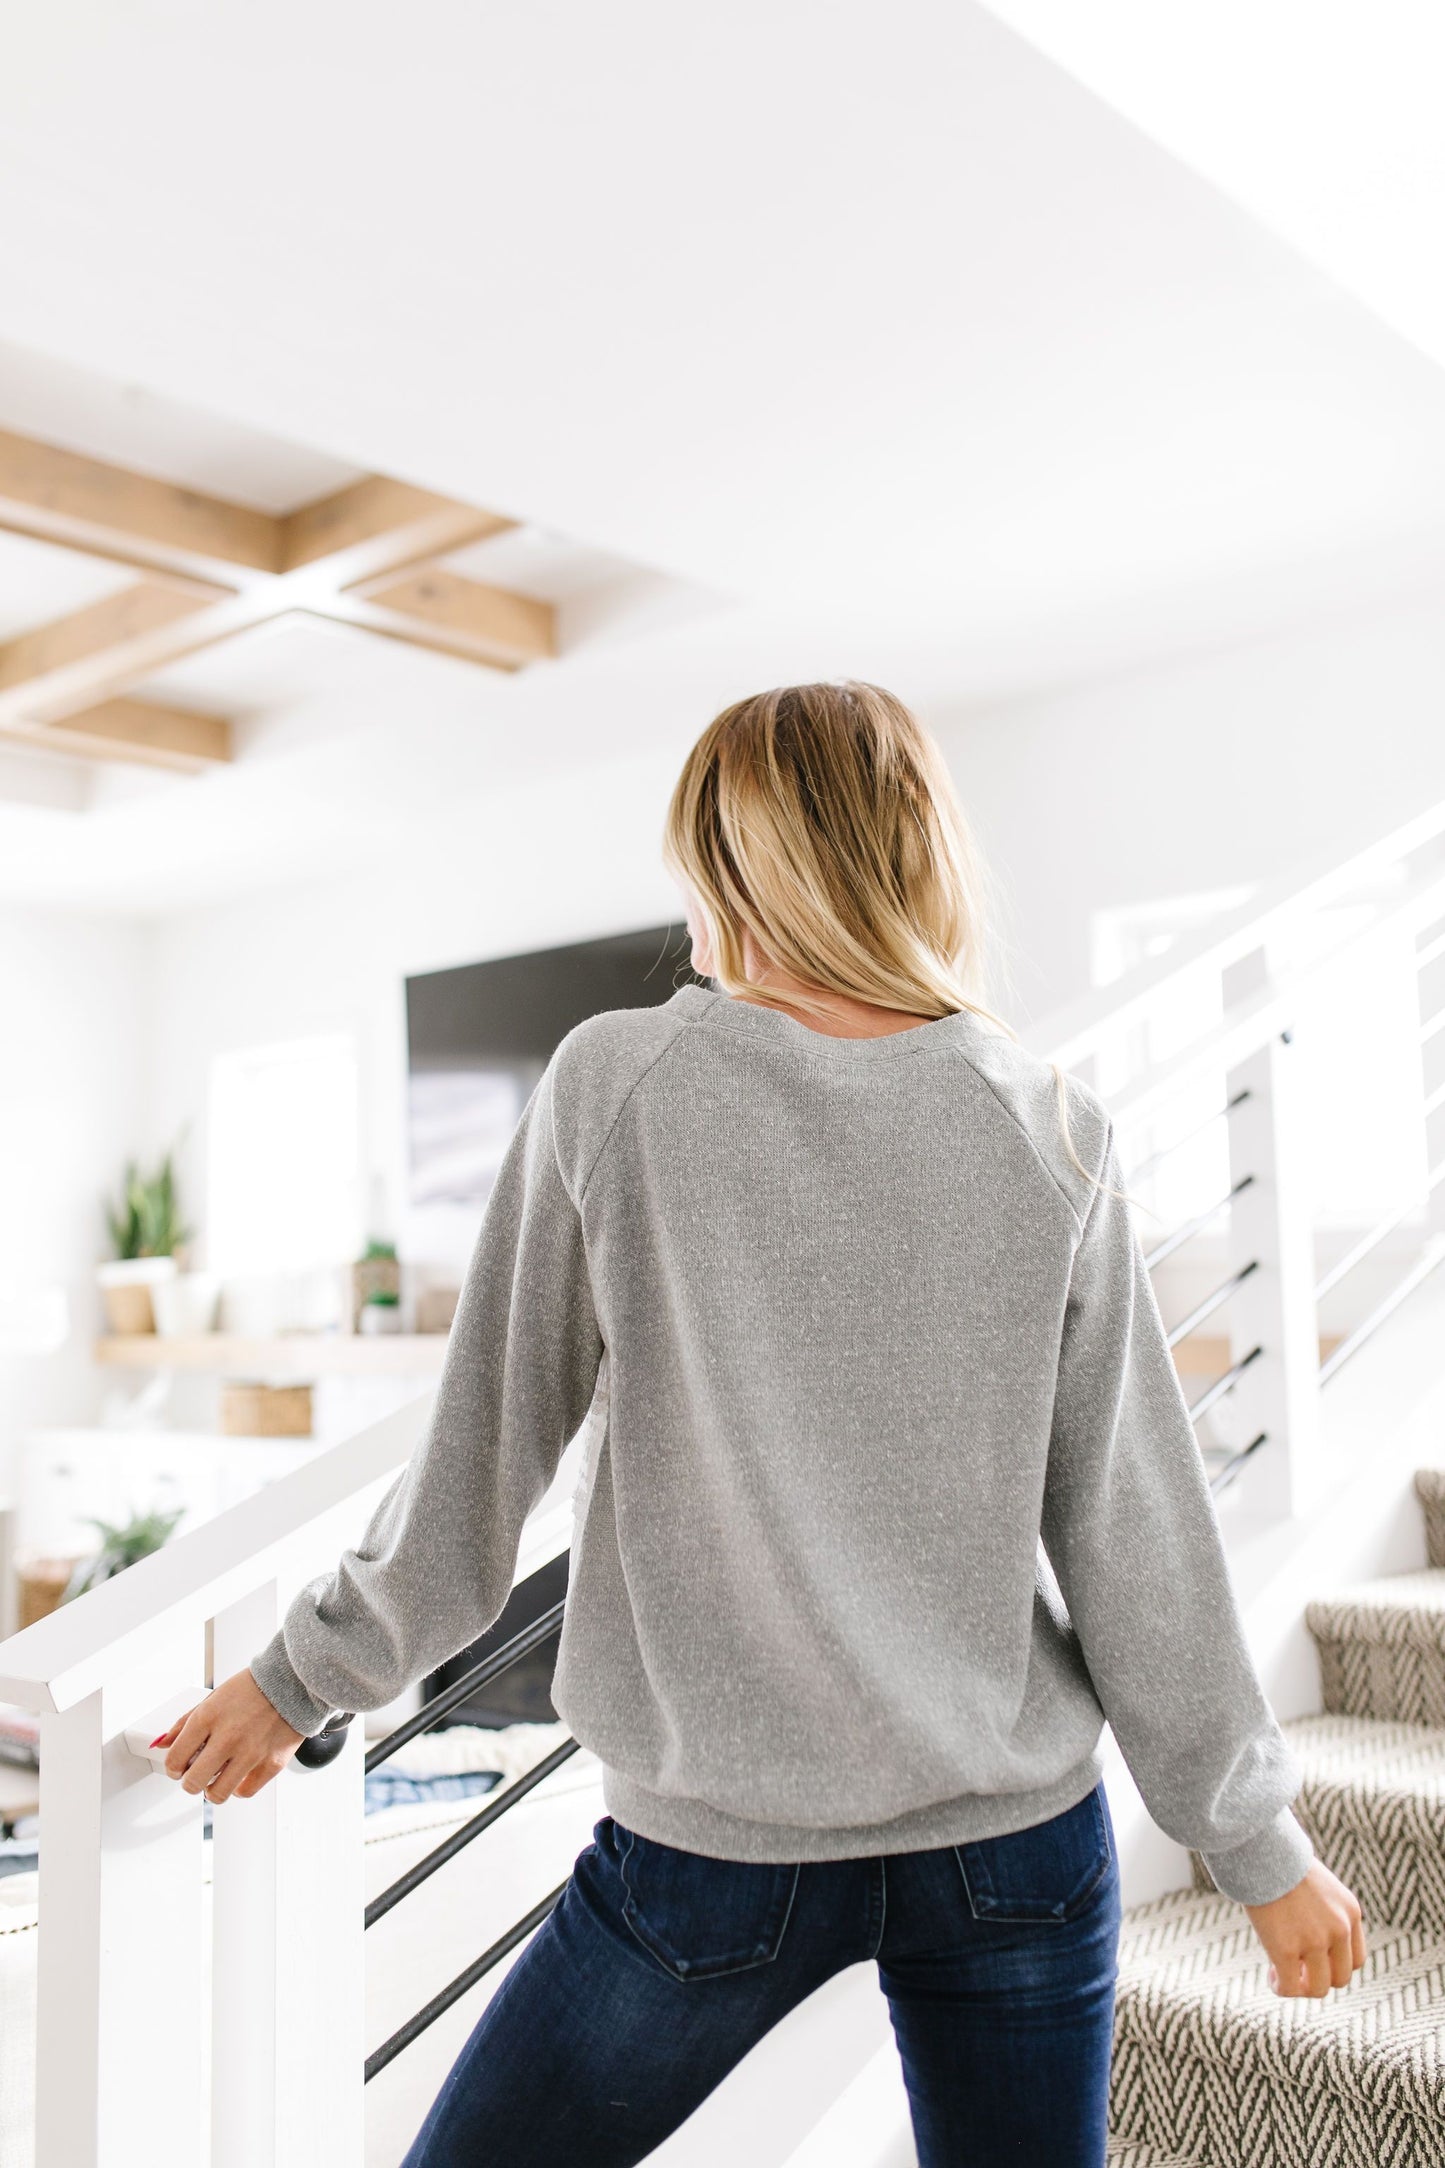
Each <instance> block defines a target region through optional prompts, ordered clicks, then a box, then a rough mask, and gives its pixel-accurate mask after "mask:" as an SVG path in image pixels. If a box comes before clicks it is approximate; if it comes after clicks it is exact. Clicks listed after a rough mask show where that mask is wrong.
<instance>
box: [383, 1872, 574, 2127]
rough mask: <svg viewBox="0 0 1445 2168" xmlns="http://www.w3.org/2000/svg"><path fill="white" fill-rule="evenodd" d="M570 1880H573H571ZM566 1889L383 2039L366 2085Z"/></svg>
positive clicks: (523, 1935)
mask: <svg viewBox="0 0 1445 2168" xmlns="http://www.w3.org/2000/svg"><path fill="white" fill-rule="evenodd" d="M568 1879H569V1880H570V1877H569V1878H568ZM566 1887H567V1884H566V1882H560V1883H559V1884H558V1885H557V1887H556V1889H554V1890H553V1891H552V1892H551V1894H550V1896H547V1897H544V1898H543V1899H542V1901H541V1903H540V1904H535V1905H533V1907H532V1909H531V1911H530V1912H529V1913H528V1914H527V1915H526V1917H525V1919H520V1920H518V1922H517V1924H516V1926H515V1927H509V1928H508V1929H507V1932H506V1933H505V1934H504V1935H500V1936H498V1938H497V1940H496V1941H495V1942H494V1943H493V1944H492V1946H491V1948H490V1949H487V1950H483V1952H482V1954H481V1956H480V1957H478V1958H476V1959H475V1960H474V1962H473V1963H472V1964H470V1965H468V1967H467V1969H466V1971H465V1972H459V1973H458V1974H457V1976H456V1978H455V1979H454V1980H453V1981H452V1982H451V1983H450V1985H449V1986H447V1987H444V1988H443V1989H442V1991H441V1993H440V1994H439V1995H433V1997H432V1999H431V2001H430V2002H428V2003H424V2004H423V2006H422V2007H421V2009H420V2010H418V2011H417V2013H416V2016H415V2017H409V2018H408V2019H407V2021H406V2023H405V2024H404V2025H399V2026H398V2027H397V2029H396V2031H395V2032H394V2033H393V2034H392V2036H391V2038H390V2039H389V2040H384V2041H383V2042H382V2044H381V2046H380V2047H379V2048H377V2050H376V2051H375V2053H374V2054H372V2055H368V2056H367V2058H366V2070H365V2082H366V2083H367V2084H368V2085H370V2083H371V2081H372V2079H373V2078H374V2077H375V2076H376V2074H377V2072H378V2071H381V2070H385V2068H386V2066H387V2064H388V2063H390V2062H394V2061H395V2060H396V2058H397V2056H398V2055H400V2053H401V2051H402V2049H403V2048H409V2047H410V2046H411V2044H412V2042H413V2040H419V2039H420V2038H421V2036H422V2034H423V2033H424V2032H425V2031H426V2029H427V2027H428V2025H434V2024H435V2023H436V2021H437V2019H438V2018H439V2017H441V2016H442V2015H443V2014H444V2013H445V2012H446V2011H448V2010H450V2008H451V2006H452V2004H453V2003H454V2002H460V2001H461V1999H462V1997H463V1995H465V1994H466V1993H467V1992H468V1991H469V1989H471V1988H474V1987H475V1986H476V1984H477V1982H478V1980H480V1979H482V1978H483V1977H484V1975H485V1974H487V1973H488V1972H490V1971H491V1969H492V1967H493V1965H495V1964H498V1963H500V1961H501V1959H502V1958H504V1957H505V1956H506V1954H507V1952H508V1951H509V1950H515V1948H516V1947H517V1944H518V1943H519V1942H525V1941H526V1939H527V1937H528V1935H530V1934H531V1932H532V1929H533V1928H534V1927H540V1926H541V1924H542V1922H543V1920H544V1919H546V1917H547V1914H548V1913H549V1912H550V1911H551V1910H552V1907H553V1906H554V1905H555V1904H556V1902H557V1900H558V1898H559V1897H560V1896H561V1895H562V1892H563V1890H565V1889H566Z"/></svg>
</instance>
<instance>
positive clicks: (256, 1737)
mask: <svg viewBox="0 0 1445 2168" xmlns="http://www.w3.org/2000/svg"><path fill="white" fill-rule="evenodd" d="M305 1736H306V1734H305V1733H304V1732H301V1731H297V1730H296V1729H295V1728H294V1726H292V1725H290V1724H288V1723H287V1721H286V1719H285V1717H284V1716H278V1715H277V1713H276V1711H275V1710H274V1709H273V1708H272V1706H271V1704H270V1702H269V1701H268V1700H267V1699H266V1696H265V1695H264V1694H263V1693H262V1691H261V1689H260V1687H259V1686H258V1685H257V1684H256V1681H255V1680H254V1679H253V1678H252V1676H251V1674H250V1672H249V1671H238V1672H236V1673H235V1675H234V1676H233V1677H232V1678H229V1679H226V1680H224V1681H223V1682H222V1684H221V1685H220V1686H218V1687H217V1688H216V1690H215V1692H214V1693H213V1694H207V1696H206V1698H205V1700H204V1701H198V1702H197V1703H196V1706H195V1708H194V1709H192V1710H191V1711H190V1712H189V1714H188V1715H186V1716H183V1717H182V1718H180V1720H179V1721H178V1722H177V1723H174V1724H172V1726H171V1728H170V1730H169V1731H166V1732H162V1734H161V1737H160V1740H159V1742H158V1743H159V1744H160V1745H162V1746H168V1747H169V1748H170V1752H169V1753H168V1754H167V1756H166V1775H167V1776H168V1777H175V1778H177V1779H178V1780H179V1782H180V1786H181V1789H182V1791H187V1792H202V1793H204V1794H205V1796H206V1798H207V1799H209V1800H210V1801H211V1802H212V1803H213V1804H214V1805H216V1806H219V1805H220V1803H221V1801H222V1800H223V1799H230V1798H231V1797H232V1796H233V1795H234V1796H235V1797H236V1798H238V1799H254V1798H255V1796H256V1794H257V1792H259V1791H260V1790H261V1789H262V1787H263V1786H264V1785H267V1784H269V1783H270V1781H271V1779H272V1777H275V1776H279V1775H280V1773H281V1771H282V1770H283V1769H284V1768H285V1766H286V1764H287V1762H288V1761H290V1759H291V1757H292V1755H293V1754H294V1753H295V1752H296V1749H297V1747H298V1746H300V1744H301V1741H302V1740H303V1739H304V1738H305Z"/></svg>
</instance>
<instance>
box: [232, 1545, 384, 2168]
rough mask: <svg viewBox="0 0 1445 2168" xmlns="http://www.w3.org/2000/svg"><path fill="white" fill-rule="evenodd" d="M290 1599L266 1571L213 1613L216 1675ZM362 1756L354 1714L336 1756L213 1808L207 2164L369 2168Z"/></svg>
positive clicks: (261, 1636) (236, 1661)
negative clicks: (364, 2165) (262, 1579)
mask: <svg viewBox="0 0 1445 2168" xmlns="http://www.w3.org/2000/svg"><path fill="white" fill-rule="evenodd" d="M282 1608H283V1605H282V1600H281V1595H280V1591H279V1589H278V1584H277V1582H276V1581H274V1580H271V1581H268V1582H266V1583H265V1585H264V1586H263V1587H261V1588H258V1589H256V1590H254V1591H253V1592H252V1593H251V1594H250V1595H248V1596H245V1597H243V1598H242V1599H241V1600H240V1601H239V1602H236V1603H233V1604H231V1605H230V1606H228V1608H227V1609H225V1610H224V1611H220V1612H218V1613H217V1614H216V1618H215V1621H214V1625H213V1635H214V1639H213V1652H214V1662H215V1676H216V1678H217V1680H218V1681H219V1680H221V1679H225V1678H228V1677H229V1676H230V1675H231V1673H232V1672H235V1671H239V1670H241V1669H242V1667H243V1666H244V1665H245V1664H246V1663H247V1662H248V1661H249V1660H250V1658H251V1657H252V1656H253V1655H254V1654H255V1653H256V1651H257V1650H258V1649H259V1648H261V1647H262V1646H263V1645H264V1644H265V1642H267V1641H268V1640H269V1639H270V1638H271V1635H272V1634H273V1633H274V1631H275V1629H276V1627H277V1625H278V1624H279V1623H280V1617H281V1611H282ZM364 1756H365V1747H364V1742H363V1738H362V1724H361V1721H360V1719H359V1718H358V1720H357V1722H356V1723H355V1724H353V1725H352V1727H351V1732H350V1735H349V1737H348V1740H347V1744H346V1747H345V1749H344V1750H343V1752H342V1753H341V1754H340V1755H338V1757H337V1759H336V1760H335V1761H334V1762H332V1763H330V1764H329V1766H328V1767H326V1768H325V1769H313V1770H301V1769H297V1768H290V1769H287V1770H285V1771H284V1772H283V1774H282V1775H281V1776H280V1777H278V1778H277V1779H276V1780H275V1781H274V1782H273V1783H271V1784H268V1785H267V1786H266V1788H265V1790H264V1791H262V1792H260V1793H259V1794H258V1795H257V1797H256V1798H254V1799H237V1800H230V1801H228V1802H227V1803H226V1804H225V1805H224V1806H222V1807H221V1808H219V1809H218V1810H217V1812H216V1814H215V1816H214V1819H213V1825H212V1832H213V1833H212V1840H211V1841H212V1845H213V1847H214V1852H215V1860H214V1874H215V1892H214V1911H213V1925H212V1936H213V1941H212V1948H213V1958H212V1967H213V1975H212V2002H211V2042H212V2045H211V2055H212V2084H211V2146H212V2152H211V2161H212V2168H361V2161H362V2154H363V2116H362V2107H363V2093H362V2085H363V2076H362V2065H363V2059H364V2055H365V1982H364V1972H363V1963H364V1951H363V1926H362V1911H363V1904H364V1882H363V1874H362V1774H363V1762H364ZM192 2157H193V2158H194V2155H193V2156H192Z"/></svg>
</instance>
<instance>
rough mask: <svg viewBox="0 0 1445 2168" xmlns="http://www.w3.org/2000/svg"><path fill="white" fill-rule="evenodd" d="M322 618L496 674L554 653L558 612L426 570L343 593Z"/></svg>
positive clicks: (479, 583) (443, 570) (455, 576)
mask: <svg viewBox="0 0 1445 2168" xmlns="http://www.w3.org/2000/svg"><path fill="white" fill-rule="evenodd" d="M325 614H326V615H328V616H335V617H340V618H342V619H343V620H344V621H345V622H346V623H348V624H354V625H364V626H366V627H368V628H369V629H370V630H371V631H373V632H380V633H385V634H386V635H387V637H388V638H390V639H393V640H407V641H410V642H411V643H412V645H413V646H417V647H431V648H437V649H439V650H440V651H441V652H442V653H443V654H447V655H458V656H460V657H462V658H463V659H464V660H465V661H467V662H479V663H487V664H490V666H491V667H492V668H493V669H496V670H520V669H522V668H523V667H524V666H525V665H526V664H527V663H529V662H540V661H544V660H546V659H547V658H548V657H549V656H552V655H555V654H556V652H557V626H556V612H555V610H554V609H553V607H552V605H551V604H550V603H548V602H537V601H535V600H534V599H533V598H532V597H531V596H530V595H514V594H511V593H510V592H508V590H506V589H505V588H501V587H488V586H486V585H485V584H484V583H483V582H482V581H481V580H471V579H467V578H465V577H464V576H463V575H462V574H461V573H459V572H449V571H448V570H447V569H446V567H445V566H444V565H427V566H423V567H422V568H421V569H420V570H418V571H414V572H410V573H407V574H406V575H405V576H404V577H403V578H401V579H399V580H394V579H391V578H390V577H388V578H385V579H380V580H369V581H367V582H366V583H365V584H364V585H363V586H362V587H361V588H360V589H359V590H358V589H356V588H349V589H347V590H346V591H345V593H343V594H341V595H339V596H338V597H336V599H335V601H334V602H333V603H331V604H328V605H327V607H326V612H325Z"/></svg>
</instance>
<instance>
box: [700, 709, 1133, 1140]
mask: <svg viewBox="0 0 1445 2168" xmlns="http://www.w3.org/2000/svg"><path fill="white" fill-rule="evenodd" d="M662 848H663V858H664V860H665V862H666V864H667V866H668V868H669V870H670V871H671V873H672V874H673V875H674V877H675V878H677V879H679V880H680V881H681V882H682V883H683V884H684V885H685V886H686V887H687V888H688V889H690V890H691V892H692V894H693V895H694V896H695V897H696V899H697V903H698V905H699V907H700V909H701V910H702V912H703V913H704V915H705V917H706V920H707V925H708V931H709V933H710V934H711V937H712V951H713V965H714V968H713V974H712V975H713V977H714V978H715V979H716V981H717V983H718V984H719V985H720V986H721V987H722V988H723V990H724V992H726V993H729V994H732V995H735V996H738V997H740V998H743V999H747V1000H752V1001H757V1002H761V1003H763V1004H764V1005H765V1006H767V1007H769V1008H798V1009H805V1010H806V1009H811V1010H812V1011H814V1012H815V1013H823V1012H825V1011H826V1009H827V1003H826V1002H825V1001H820V1000H818V999H817V998H816V997H814V996H812V995H810V994H808V993H806V992H794V991H791V990H789V991H787V992H786V993H780V992H779V991H778V990H777V988H775V987H772V986H769V985H768V984H767V982H766V980H759V979H754V978H750V977H749V976H748V972H747V968H746V964H745V961H744V950H743V933H744V930H745V929H746V930H747V931H748V932H750V933H751V935H752V937H753V940H754V941H755V943H756V944H757V947H758V949H759V950H760V951H761V952H762V954H763V955H764V956H765V957H766V958H767V959H768V961H769V962H770V963H772V964H775V965H777V966H778V967H779V968H780V969H781V970H782V971H784V972H786V973H787V974H788V976H789V977H790V978H794V979H800V980H802V981H804V982H805V985H806V986H812V987H818V988H820V989H823V990H825V991H826V992H830V993H834V994H845V995H848V996H849V997H851V998H852V999H853V1000H855V1001H865V1002H869V1003H872V1004H874V1005H875V1006H877V1007H879V1008H887V1009H898V1010H901V1011H903V1012H904V1013H905V1014H907V1015H910V1016H919V1017H925V1018H930V1019H933V1018H938V1017H942V1016H951V1015H955V1014H957V1013H958V1012H959V1011H961V1010H968V1011H969V1012H970V1013H971V1014H973V1015H975V1016H980V1017H983V1018H984V1019H986V1020H987V1022H989V1023H990V1024H993V1025H994V1026H995V1027H996V1028H997V1029H998V1030H999V1031H1001V1032H1003V1033H1004V1034H1005V1035H1006V1036H1007V1037H1008V1038H1011V1039H1015V1040H1016V1039H1017V1037H1018V1034H1017V1032H1015V1031H1014V1030H1013V1028H1012V1026H1011V1025H1009V1024H1007V1023H1005V1022H1004V1020H1003V1018H1002V1017H1000V1016H997V1015H995V1013H994V1012H993V1010H991V1009H990V1008H988V1007H987V1006H986V1005H985V1003H984V1001H983V999H982V992H983V988H984V984H985V961H986V947H987V926H986V911H985V904H984V881H983V872H982V867H981V863H980V860H979V856H978V852H977V850H976V848H975V845H974V842H973V838H972V836H971V835H970V833H969V829H968V824H967V822H966V821H965V819H964V816H963V809H962V807H961V806H960V805H959V802H958V798H957V796H956V794H955V792H954V788H953V779H952V777H951V776H950V774H949V772H948V768H947V765H946V764H945V762H944V759H943V755H942V753H941V752H940V751H939V748H938V746H937V744H936V743H935V741H934V740H933V738H931V737H930V736H929V734H928V732H927V731H925V730H924V729H923V727H922V725H921V724H920V723H919V722H918V720H917V718H916V717H915V716H914V715H913V714H912V713H911V712H910V711H909V709H908V708H906V707H905V706H904V704H903V702H902V701H901V700H899V699H896V698H895V696H894V695H893V694H892V693H889V692H885V691H884V690H883V688H882V687H881V686H879V685H868V684H863V683H859V682H857V681H854V680H844V681H842V682H840V683H837V684H821V685H784V686H778V687H775V688H774V689H773V690H772V691H771V692H764V693H755V694H753V696H752V697H751V698H750V699H747V700H739V701H737V702H736V703H735V704H734V705H733V706H732V707H730V708H725V709H724V710H723V712H722V714H721V715H719V716H717V717H716V718H715V720H714V721H712V722H711V723H709V724H708V726H707V728H706V730H704V732H703V733H702V736H701V737H700V738H699V739H698V741H697V743H696V745H694V747H693V748H692V751H691V752H690V753H689V754H688V756H687V759H686V760H685V761H684V763H683V768H682V773H681V775H680V776H679V777H678V780H677V785H676V788H675V789H674V791H673V794H672V800H671V803H670V805H669V806H668V811H667V821H666V826H665V829H664V833H663V846H662ZM1052 1066H1053V1070H1054V1077H1055V1081H1056V1085H1057V1094H1058V1107H1059V1117H1060V1121H1061V1123H1062V1127H1063V1134H1064V1140H1065V1146H1066V1149H1067V1151H1068V1154H1069V1157H1070V1158H1071V1160H1072V1161H1073V1163H1074V1165H1075V1166H1076V1167H1077V1168H1078V1170H1079V1172H1080V1173H1081V1174H1083V1175H1084V1176H1085V1177H1086V1178H1087V1179H1088V1180H1090V1181H1093V1180H1095V1179H1096V1178H1095V1177H1094V1176H1092V1175H1090V1173H1089V1170H1088V1168H1087V1167H1085V1166H1084V1165H1083V1163H1082V1161H1081V1160H1080V1159H1079V1157H1078V1154H1077V1152H1076V1151H1075V1149H1074V1142H1073V1138H1072V1136H1071V1135H1070V1132H1069V1120H1068V1107H1067V1103H1066V1098H1065V1084H1064V1074H1063V1071H1062V1070H1061V1069H1060V1068H1059V1066H1058V1064H1057V1063H1054V1064H1053V1065H1052Z"/></svg>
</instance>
